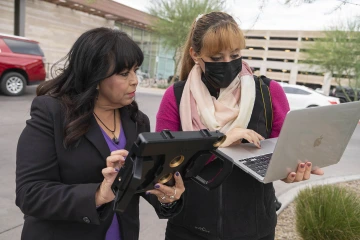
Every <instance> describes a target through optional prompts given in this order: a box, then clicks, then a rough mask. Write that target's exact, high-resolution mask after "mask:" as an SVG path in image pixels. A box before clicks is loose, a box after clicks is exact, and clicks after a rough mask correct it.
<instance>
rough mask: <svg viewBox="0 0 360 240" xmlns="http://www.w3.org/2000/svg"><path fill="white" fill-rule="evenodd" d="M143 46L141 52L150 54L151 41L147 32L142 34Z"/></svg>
mask: <svg viewBox="0 0 360 240" xmlns="http://www.w3.org/2000/svg"><path fill="white" fill-rule="evenodd" d="M142 42H143V45H142V50H143V52H144V53H145V54H150V49H151V39H150V33H149V32H147V31H144V32H143V41H142Z"/></svg>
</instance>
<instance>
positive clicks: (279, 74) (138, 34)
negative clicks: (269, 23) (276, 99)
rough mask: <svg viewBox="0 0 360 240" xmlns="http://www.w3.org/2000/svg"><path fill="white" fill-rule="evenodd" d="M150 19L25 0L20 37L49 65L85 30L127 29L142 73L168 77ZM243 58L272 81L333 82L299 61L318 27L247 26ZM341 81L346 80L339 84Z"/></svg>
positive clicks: (0, 24)
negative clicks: (141, 57) (139, 57)
mask: <svg viewBox="0 0 360 240" xmlns="http://www.w3.org/2000/svg"><path fill="white" fill-rule="evenodd" d="M0 12H1V14H0V32H2V33H7V34H13V32H14V1H13V0H2V1H0ZM154 19H155V17H154V16H152V15H149V14H147V13H145V12H142V11H139V10H136V9H133V8H130V7H128V6H125V5H123V4H120V3H117V2H115V1H112V0H26V11H25V37H28V38H31V39H33V40H36V41H38V42H40V46H41V48H42V49H43V51H44V53H45V57H46V59H47V63H48V66H47V67H48V72H50V67H51V65H52V64H54V63H56V62H57V61H59V60H60V59H61V58H63V57H64V56H65V55H66V53H67V52H68V51H69V49H70V47H71V46H72V44H73V43H74V41H75V40H76V39H77V38H78V37H79V36H80V34H82V33H83V32H85V31H86V30H88V29H91V28H95V27H100V26H104V27H111V28H118V29H121V30H122V31H124V32H126V33H127V34H128V35H129V36H130V37H131V38H132V39H133V40H134V41H135V42H137V43H138V44H139V46H140V48H141V49H142V50H143V52H144V62H143V64H142V66H141V69H140V70H141V72H143V73H144V74H145V77H149V78H157V79H167V78H168V77H169V76H170V75H173V71H174V61H173V55H174V50H172V49H165V48H164V46H163V45H162V44H161V38H159V37H158V36H157V35H156V34H154V32H152V31H151V23H152V21H154ZM244 34H245V36H246V46H247V47H246V49H244V50H243V51H242V55H243V58H244V60H245V61H247V62H248V63H249V64H250V66H251V67H253V68H254V69H255V73H256V74H261V75H266V76H268V77H269V78H272V79H275V80H277V81H284V82H289V83H291V84H302V85H307V86H310V87H312V88H316V87H322V88H323V90H324V91H325V92H328V90H329V88H330V87H331V85H333V86H335V85H336V83H335V81H334V79H333V78H332V76H331V75H330V74H329V73H325V72H323V71H321V70H320V69H319V68H316V67H314V68H310V67H309V66H308V65H306V64H304V63H303V61H304V59H305V55H304V53H305V51H306V49H307V48H309V46H310V45H311V44H312V43H313V41H314V40H315V39H317V38H321V37H322V35H323V33H322V32H320V31H278V30H277V31H272V30H246V31H244ZM344 85H346V83H344Z"/></svg>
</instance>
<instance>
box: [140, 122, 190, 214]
mask: <svg viewBox="0 0 360 240" xmlns="http://www.w3.org/2000/svg"><path fill="white" fill-rule="evenodd" d="M145 123H146V128H145V129H146V131H147V132H150V120H149V118H148V117H147V116H146V118H145ZM141 196H142V197H143V198H144V199H145V200H146V201H148V202H149V203H150V204H151V205H152V206H153V207H154V209H155V212H156V214H157V215H158V217H159V218H160V219H167V218H171V217H174V216H175V215H176V214H178V213H179V212H180V211H181V210H182V208H183V205H184V204H183V196H181V198H180V199H179V200H177V202H176V204H175V205H174V206H173V207H172V208H165V207H163V206H161V204H160V202H159V200H158V199H157V197H156V196H154V195H146V194H145V193H142V194H141Z"/></svg>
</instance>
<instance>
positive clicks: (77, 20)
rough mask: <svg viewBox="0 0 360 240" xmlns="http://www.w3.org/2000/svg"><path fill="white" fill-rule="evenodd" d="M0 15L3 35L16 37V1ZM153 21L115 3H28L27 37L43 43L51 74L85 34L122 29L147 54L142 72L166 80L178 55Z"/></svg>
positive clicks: (4, 0)
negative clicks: (164, 42)
mask: <svg viewBox="0 0 360 240" xmlns="http://www.w3.org/2000/svg"><path fill="white" fill-rule="evenodd" d="M0 12H1V14H0V32H1V33H6V34H13V33H14V1H13V0H1V1H0ZM153 20H154V17H153V16H151V15H149V14H147V13H145V12H142V11H139V10H136V9H133V8H130V7H128V6H125V5H123V4H120V3H117V2H114V1H111V0H96V1H90V0H26V11H25V37H27V38H30V39H33V40H36V41H38V42H39V43H40V46H41V48H42V50H43V51H44V54H45V58H46V62H47V71H48V73H49V72H51V67H52V66H53V64H55V63H57V62H58V61H60V60H61V59H62V58H63V57H65V55H66V54H67V53H68V51H69V50H70V48H71V46H72V45H73V43H74V42H75V40H76V39H77V38H78V37H79V36H80V35H81V34H82V33H83V32H85V31H87V30H89V29H91V28H95V27H110V28H117V29H121V30H123V31H125V32H126V33H127V34H128V35H129V36H130V37H131V38H133V39H134V41H136V42H137V43H138V44H139V46H140V48H141V49H142V50H143V52H144V63H143V64H142V66H141V71H142V72H144V73H146V75H147V76H148V77H151V78H164V79H166V78H168V77H169V76H170V75H173V71H174V61H173V53H174V51H172V50H171V49H170V50H168V49H165V48H164V47H163V45H162V44H161V39H160V38H159V37H158V36H156V34H154V33H153V32H152V31H151V29H150V24H151V22H152V21H153ZM61 65H62V62H60V63H59V64H58V65H56V66H55V69H56V68H57V67H61ZM48 75H49V77H51V74H48Z"/></svg>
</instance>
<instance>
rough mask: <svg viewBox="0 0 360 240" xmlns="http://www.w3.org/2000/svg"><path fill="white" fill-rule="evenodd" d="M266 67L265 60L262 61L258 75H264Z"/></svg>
mask: <svg viewBox="0 0 360 240" xmlns="http://www.w3.org/2000/svg"><path fill="white" fill-rule="evenodd" d="M266 69H267V68H266V61H262V62H261V66H260V75H264V76H266Z"/></svg>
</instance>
